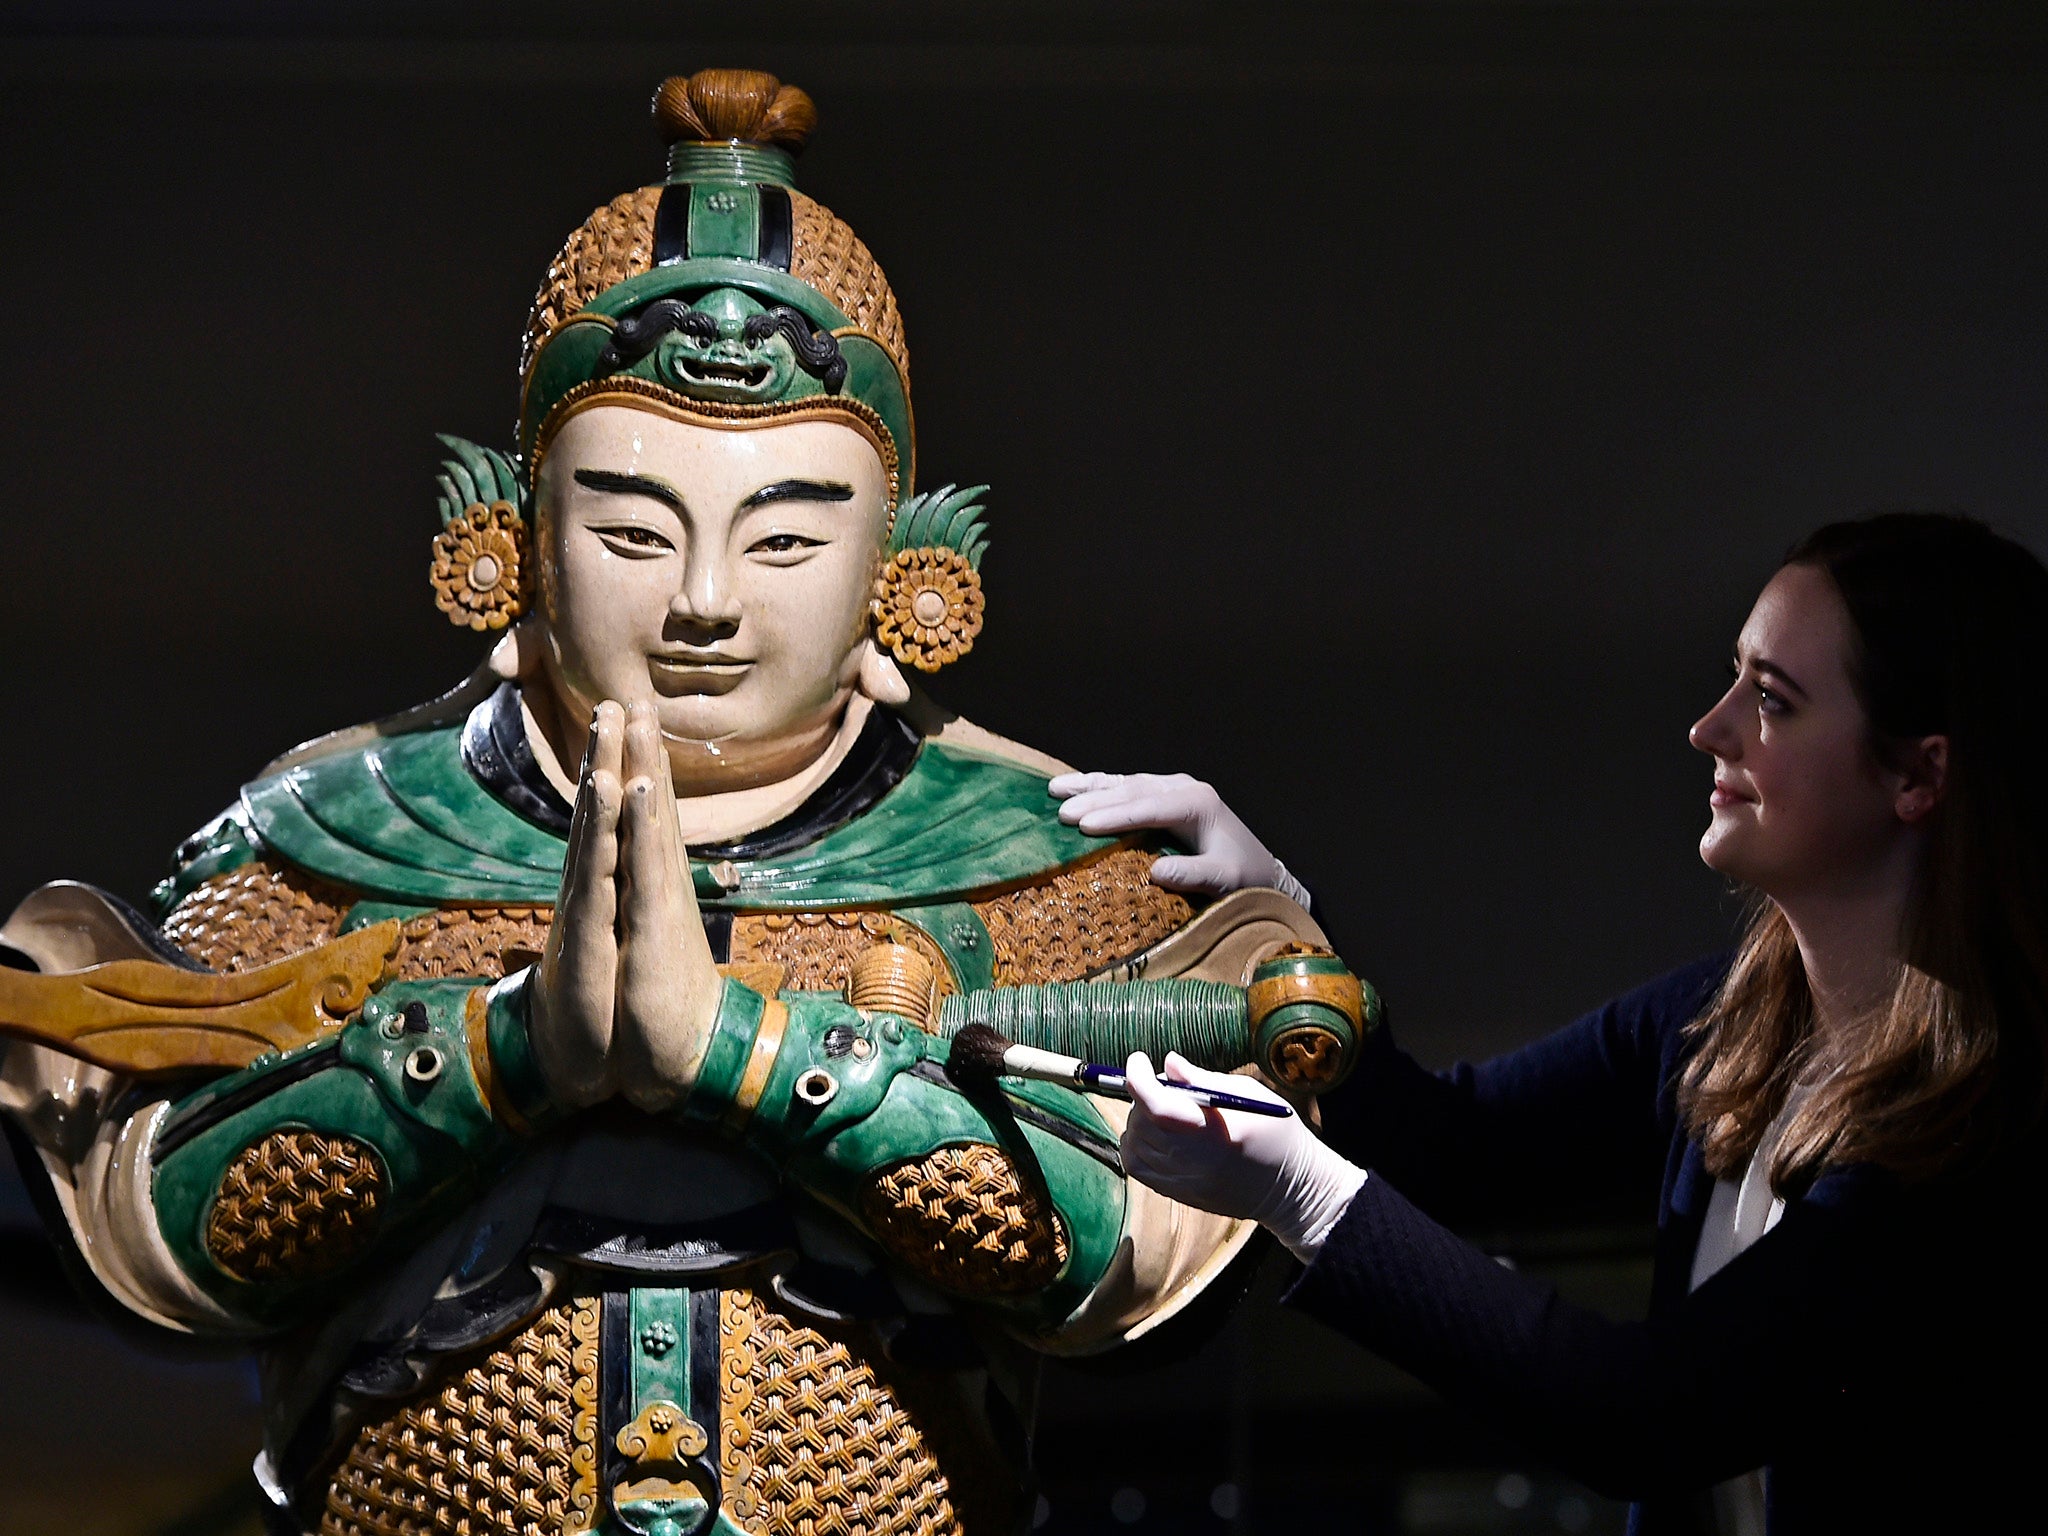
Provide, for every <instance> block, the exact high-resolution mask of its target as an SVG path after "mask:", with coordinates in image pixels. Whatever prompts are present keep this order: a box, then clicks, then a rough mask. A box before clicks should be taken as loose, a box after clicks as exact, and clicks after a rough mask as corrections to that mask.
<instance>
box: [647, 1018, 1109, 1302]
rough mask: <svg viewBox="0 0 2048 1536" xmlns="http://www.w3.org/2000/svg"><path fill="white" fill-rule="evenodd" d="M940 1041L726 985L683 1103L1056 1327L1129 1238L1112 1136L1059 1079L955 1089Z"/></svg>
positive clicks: (933, 1276) (813, 1187) (897, 1250)
mask: <svg viewBox="0 0 2048 1536" xmlns="http://www.w3.org/2000/svg"><path fill="white" fill-rule="evenodd" d="M946 1050H947V1046H946V1042H945V1041H944V1040H943V1039H940V1038H938V1037H936V1036H933V1035H929V1034H926V1033H925V1032H924V1031H922V1030H920V1029H918V1028H916V1027H914V1026H913V1025H911V1024H910V1023H908V1022H906V1021H905V1020H904V1019H902V1018H900V1017H898V1016H896V1015H894V1014H888V1013H863V1012H861V1011H860V1010H857V1009H855V1008H853V1007H852V1006H850V1005H849V1004H847V1003H846V1002H844V1001H842V1000H841V999H840V998H839V997H838V996H837V995H835V994H831V993H817V992H784V993H781V994H779V995H778V996H777V997H775V998H772V999H769V998H763V997H762V996H761V995H760V994H759V993H756V992H753V991H751V990H749V989H748V988H746V987H743V986H741V985H740V984H739V983H737V982H735V981H728V982H727V983H726V988H725V994H724V998H723V1001H722V1004H721V1006H720V1009H719V1015H718V1022H717V1026H716V1029H715V1031H714V1033H713V1037H712V1040H711V1044H710V1048H709V1050H708V1051H707V1052H706V1055H705V1058H704V1063H703V1066H702V1068H701V1069H700V1071H699V1074H698V1078H697V1082H696V1085H695V1086H694V1087H693V1089H692V1090H691V1092H690V1095H689V1097H688V1098H687V1099H686V1100H685V1101H684V1103H683V1106H682V1110H681V1113H682V1116H683V1118H684V1119H685V1120H687V1121H691V1122H695V1123H697V1124H701V1125H705V1126H708V1127H713V1128H716V1129H718V1130H721V1131H723V1132H724V1133H725V1134H728V1135H731V1136H734V1137H736V1138H737V1139H738V1140H739V1141H741V1142H742V1143H743V1144H744V1145H746V1146H749V1147H751V1148H753V1149H754V1150H756V1151H758V1152H760V1153H761V1154H762V1155H763V1156H765V1157H766V1158H768V1159H769V1161H771V1162H773V1163H774V1164H775V1165H776V1166H777V1167H778V1168H779V1169H781V1170H782V1171H783V1173H784V1175H785V1176H786V1177H788V1178H789V1179H791V1180H792V1181H793V1182H794V1183H796V1184H798V1185H800V1186H801V1187H803V1188H804V1189H806V1190H807V1191H808V1192H810V1193H811V1194H812V1195H813V1196H815V1197H816V1198H818V1199H819V1200H821V1201H823V1202H824V1203H825V1204H827V1205H829V1206H831V1207H832V1208H833V1209H834V1210H836V1211H838V1212H839V1213H840V1214H841V1215H842V1216H844V1217H845V1218H846V1219H847V1220H849V1221H851V1222H852V1223H854V1224H855V1225H856V1226H857V1227H859V1228H861V1229H862V1230H864V1231H865V1232H867V1233H868V1234H869V1235H870V1236H871V1237H873V1238H874V1239H875V1241H876V1242H877V1243H878V1244H880V1245H881V1247H882V1248H884V1249H885V1250H886V1251H888V1252H889V1253H890V1254H891V1255H892V1256H893V1257H895V1258H896V1259H897V1260H898V1261H899V1262H901V1263H902V1264H904V1265H905V1266H906V1267H907V1268H909V1269H911V1270H912V1271H913V1272H915V1273H917V1274H919V1275H921V1276H922V1277H923V1278H925V1279H927V1280H929V1281H931V1282H932V1283H934V1284H936V1285H938V1286H941V1287H943V1288H945V1289H947V1290H950V1291H953V1292H955V1293H958V1294H963V1295H967V1296H970V1297H972V1298H973V1299H975V1300H976V1301H979V1302H983V1303H986V1304H989V1305H992V1306H995V1307H997V1308H998V1309H1000V1310H1001V1311H1003V1312H1005V1313H1007V1314H1008V1315H1009V1316H1010V1317H1011V1319H1012V1320H1013V1321H1014V1322H1015V1323H1016V1324H1017V1325H1019V1326H1020V1327H1022V1328H1024V1329H1025V1330H1027V1331H1045V1330H1049V1329H1052V1328H1054V1327H1056V1326H1057V1325H1058V1324H1059V1323H1060V1322H1062V1321H1063V1320H1064V1319H1066V1318H1067V1317H1068V1316H1069V1315H1071V1314H1072V1313H1073V1312H1074V1311H1075V1310H1076V1309H1077V1308H1078V1307H1079V1306H1080V1305H1081V1303H1082V1302H1083V1301H1085V1300H1086V1299H1087V1297H1088V1295H1089V1293H1090V1292H1091V1291H1092V1290H1093V1288H1094V1287H1095V1285H1096V1284H1097V1283H1098V1282H1099V1281H1100V1280H1101V1278H1102V1276H1103V1275H1104V1274H1105V1273H1106V1272H1107V1271H1108V1269H1109V1266H1110V1264H1111V1262H1112V1260H1113V1259H1114V1258H1115V1255H1116V1250H1117V1246H1118V1243H1119V1242H1120V1240H1121V1239H1122V1237H1123V1228H1124V1214H1125V1191H1124V1182H1123V1170H1122V1165H1121V1163H1120V1161H1119V1160H1118V1158H1117V1153H1116V1139H1115V1136H1114V1135H1113V1133H1112V1132H1111V1131H1110V1129H1109V1127H1108V1125H1107V1124H1105V1123H1104V1121H1103V1120H1102V1118H1101V1116H1100V1115H1098V1114H1097V1113H1096V1112H1095V1110H1094V1108H1093V1106H1092V1105H1091V1104H1090V1103H1089V1102H1088V1100H1087V1099H1086V1098H1084V1097H1083V1096H1082V1095H1080V1094H1078V1093H1073V1092H1071V1091H1068V1090H1066V1089H1063V1088H1058V1087H1053V1086H1050V1085H1047V1084H1041V1083H1014V1084H1012V1083H1006V1084H1004V1085H1003V1087H1002V1089H1001V1090H1000V1091H997V1090H990V1091H989V1092H987V1093H980V1092H977V1093H975V1094H972V1095H968V1094H964V1093H962V1092H961V1091H960V1090H959V1089H958V1088H956V1087H955V1086H954V1085H953V1083H952V1082H951V1081H950V1080H949V1079H948V1078H947V1077H946V1075H945V1070H944V1062H945V1058H946Z"/></svg>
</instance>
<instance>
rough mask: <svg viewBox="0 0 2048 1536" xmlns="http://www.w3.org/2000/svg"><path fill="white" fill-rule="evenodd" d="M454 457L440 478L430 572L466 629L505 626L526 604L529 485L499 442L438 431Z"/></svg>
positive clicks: (448, 610)
mask: <svg viewBox="0 0 2048 1536" xmlns="http://www.w3.org/2000/svg"><path fill="white" fill-rule="evenodd" d="M436 436H437V437H439V439H440V441H441V445H442V446H443V447H444V448H446V449H447V450H448V451H449V453H450V454H451V455H453V457H451V458H446V459H443V460H442V461H441V472H440V473H439V474H438V475H436V476H435V477H434V486H435V490H436V495H435V507H436V510H438V511H439V512H440V514H441V531H440V532H439V533H438V534H436V535H435V536H434V563H433V565H432V567H431V568H430V569H429V571H428V579H429V580H430V581H432V582H433V585H434V604H435V606H436V607H438V608H439V609H440V610H441V611H442V612H443V613H445V614H447V615H448V621H449V623H451V624H453V625H455V626H456V627H457V628H459V629H475V630H485V629H503V628H504V627H505V626H506V625H507V624H509V623H511V622H512V621H513V620H514V619H516V618H518V617H519V615H520V614H522V613H524V612H525V611H526V592H525V589H524V585H523V582H522V577H523V576H524V574H525V567H526V518H525V515H524V509H525V506H526V491H525V486H524V484H523V483H522V482H521V479H520V475H519V467H518V465H517V464H515V463H514V462H513V461H512V459H511V458H510V457H509V456H507V455H505V454H502V453H500V452H498V450H497V449H495V448H483V447H479V446H478V445H477V444H475V443H472V442H470V441H469V440H468V439H467V438H461V437H451V436H449V435H448V434H447V433H445V432H443V433H437V434H436Z"/></svg>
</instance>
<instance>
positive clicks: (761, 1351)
mask: <svg viewBox="0 0 2048 1536" xmlns="http://www.w3.org/2000/svg"><path fill="white" fill-rule="evenodd" d="M719 1323H720V1331H721V1333H722V1335H723V1351H722V1355H721V1358H720V1362H719V1382H720V1393H719V1397H720V1403H719V1412H720V1416H721V1418H722V1420H723V1423H722V1425H721V1430H722V1433H721V1434H720V1436H719V1470H720V1471H721V1472H722V1473H723V1474H724V1479H725V1490H726V1492H725V1503H726V1508H727V1509H728V1510H730V1511H731V1512H732V1513H733V1514H734V1515H735V1516H737V1517H738V1518H739V1519H740V1521H741V1523H742V1524H743V1525H744V1526H745V1527H746V1528H747V1529H748V1530H750V1531H759V1532H764V1533H765V1532H773V1533H775V1536H783V1533H785V1532H787V1533H790V1536H836V1533H841V1532H856V1531H857V1532H861V1533H862V1536H958V1533H959V1531H960V1521H959V1519H958V1517H957V1516H956V1515H955V1514H954V1511H953V1503H952V1499H951V1497H950V1489H949V1487H948V1484H947V1480H946V1476H945V1474H944V1473H943V1472H941V1471H940V1470H939V1464H938V1461H937V1459H936V1458H935V1457H934V1456H933V1454H932V1452H931V1450H930V1449H929V1448H928V1446H927V1445H926V1429H925V1426H923V1425H921V1424H920V1423H919V1422H918V1421H917V1420H916V1419H915V1418H914V1417H913V1416H912V1415H911V1413H910V1411H909V1409H908V1408H907V1407H906V1406H905V1405H904V1403H903V1401H902V1400H901V1399H900V1398H899V1397H898V1396H897V1394H896V1393H894V1392H892V1391H891V1390H890V1389H889V1386H888V1385H887V1383H886V1382H885V1381H883V1380H882V1379H881V1378H879V1377H878V1376H877V1374H876V1369H875V1366H874V1365H873V1364H872V1363H870V1362H869V1361H868V1360H865V1359H858V1358H856V1357H855V1356H854V1354H853V1352H852V1351H851V1350H850V1349H849V1348H848V1347H847V1345H846V1344H845V1343H843V1342H839V1341H836V1340H833V1339H829V1338H827V1337H826V1336H825V1335H824V1334H822V1333H820V1332H819V1331H818V1330H817V1329H815V1328H808V1327H805V1326H803V1325H802V1324H800V1323H797V1322H795V1321H794V1320H792V1319H791V1318H789V1317H787V1316H785V1315H783V1314H782V1313H780V1312H778V1311H776V1310H774V1309H773V1308H771V1307H769V1306H768V1305H766V1304H765V1303H764V1302H763V1301H762V1300H761V1298H760V1297H759V1296H758V1295H757V1294H755V1293H754V1292H753V1291H750V1290H729V1291H726V1292H724V1293H723V1294H722V1295H721V1296H720V1298H719Z"/></svg>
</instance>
